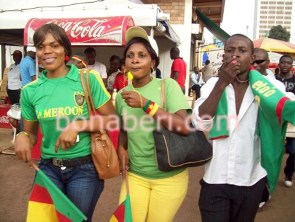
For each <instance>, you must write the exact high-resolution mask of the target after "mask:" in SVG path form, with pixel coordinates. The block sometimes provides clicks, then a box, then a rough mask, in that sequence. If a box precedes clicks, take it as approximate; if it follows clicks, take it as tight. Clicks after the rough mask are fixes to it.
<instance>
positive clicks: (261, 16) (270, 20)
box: [255, 0, 295, 41]
mask: <svg viewBox="0 0 295 222" xmlns="http://www.w3.org/2000/svg"><path fill="white" fill-rule="evenodd" d="M294 4H295V0H259V1H258V7H257V10H258V11H257V26H256V27H257V28H256V35H255V37H256V38H263V37H265V36H267V35H268V32H269V30H270V29H271V28H272V27H273V26H276V25H281V26H282V27H284V28H286V30H287V31H288V32H290V33H291V41H292V39H293V38H294V34H295V33H294V25H295V24H292V16H293V17H294V16H295V15H294V12H293V15H292V11H295V5H294ZM293 20H294V19H293ZM291 27H293V29H292V28H291Z"/></svg>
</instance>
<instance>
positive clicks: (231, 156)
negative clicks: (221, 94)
mask: <svg viewBox="0 0 295 222" xmlns="http://www.w3.org/2000/svg"><path fill="white" fill-rule="evenodd" d="M217 80H218V77H212V78H210V79H209V80H208V82H207V83H206V84H205V85H204V86H203V87H202V88H201V97H200V98H199V99H198V100H197V101H196V102H195V108H194V112H193V121H194V124H195V125H196V126H197V127H198V128H199V127H200V126H202V125H200V124H203V125H204V124H205V125H206V126H208V127H209V128H210V127H211V126H212V123H213V119H211V120H201V118H200V117H199V111H198V110H199V107H200V105H201V104H202V103H203V102H204V101H205V100H206V98H207V97H208V96H209V94H210V93H211V91H212V89H213V88H214V85H215V84H216V82H217ZM226 94H227V103H228V117H227V118H228V119H229V121H228V123H229V124H228V129H229V137H226V138H221V139H216V140H213V141H212V144H213V158H212V159H211V160H210V161H209V162H208V163H207V164H206V165H205V175H204V177H203V179H204V180H205V181H206V182H207V183H209V184H232V185H237V186H252V185H253V184H255V183H256V182H257V181H259V180H260V179H262V178H263V177H265V176H266V174H267V173H266V171H265V169H264V168H263V167H262V166H261V152H260V138H259V136H258V135H257V115H258V104H257V103H256V102H255V100H254V95H253V93H252V90H251V88H250V87H249V86H248V88H247V90H246V93H245V95H244V98H243V101H242V104H241V107H240V111H239V115H238V116H236V106H235V94H234V88H233V86H232V85H231V84H230V85H228V86H227V87H226Z"/></svg>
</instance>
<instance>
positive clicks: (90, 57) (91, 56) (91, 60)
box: [84, 47, 108, 86]
mask: <svg viewBox="0 0 295 222" xmlns="http://www.w3.org/2000/svg"><path fill="white" fill-rule="evenodd" d="M84 54H85V57H86V60H87V64H88V65H87V68H88V69H93V70H95V71H97V72H98V73H99V75H100V77H101V78H102V80H103V82H104V84H105V86H106V85H107V77H108V76H107V68H106V66H105V65H104V64H102V63H101V62H98V61H96V60H95V57H96V51H95V49H94V48H92V47H88V48H86V49H85V50H84Z"/></svg>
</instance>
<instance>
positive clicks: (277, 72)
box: [275, 67, 280, 76]
mask: <svg viewBox="0 0 295 222" xmlns="http://www.w3.org/2000/svg"><path fill="white" fill-rule="evenodd" d="M278 74H280V68H279V67H277V68H275V76H277V75H278Z"/></svg>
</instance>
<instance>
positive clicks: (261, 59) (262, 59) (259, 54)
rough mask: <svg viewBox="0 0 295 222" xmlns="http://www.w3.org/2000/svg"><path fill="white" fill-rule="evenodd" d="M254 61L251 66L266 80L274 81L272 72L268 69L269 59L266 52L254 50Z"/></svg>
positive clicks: (260, 49) (259, 49)
mask: <svg viewBox="0 0 295 222" xmlns="http://www.w3.org/2000/svg"><path fill="white" fill-rule="evenodd" d="M253 55H254V61H253V63H252V65H253V66H254V68H255V69H256V70H257V71H259V72H260V73H261V74H262V75H264V76H267V78H273V79H275V75H274V74H273V72H272V71H270V70H269V69H268V66H269V63H270V61H269V57H268V53H267V51H265V50H264V49H262V48H254V53H253Z"/></svg>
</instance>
